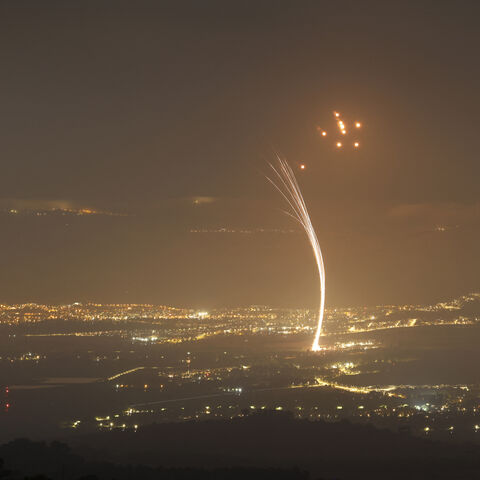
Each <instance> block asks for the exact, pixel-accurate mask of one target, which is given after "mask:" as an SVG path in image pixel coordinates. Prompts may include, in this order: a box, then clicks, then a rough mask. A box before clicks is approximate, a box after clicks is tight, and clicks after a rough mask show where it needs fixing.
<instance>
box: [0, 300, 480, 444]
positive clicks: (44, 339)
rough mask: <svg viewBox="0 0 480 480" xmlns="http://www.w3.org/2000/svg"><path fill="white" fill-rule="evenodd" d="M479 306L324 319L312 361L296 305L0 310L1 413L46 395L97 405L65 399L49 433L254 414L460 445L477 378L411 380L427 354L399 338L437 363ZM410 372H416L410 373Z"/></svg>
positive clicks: (471, 435) (478, 416)
mask: <svg viewBox="0 0 480 480" xmlns="http://www.w3.org/2000/svg"><path fill="white" fill-rule="evenodd" d="M479 302H480V294H478V293H475V294H471V295H467V296H463V297H461V298H458V299H455V300H452V301H449V302H443V303H438V304H435V305H426V306H422V305H401V306H394V305H388V306H378V307H369V308H367V307H365V308H337V309H331V310H327V312H326V322H325V330H324V334H323V336H322V341H321V345H322V348H321V351H320V352H317V353H312V352H310V351H309V341H310V339H311V336H312V334H313V332H314V329H315V324H314V323H315V322H314V314H313V312H312V311H309V310H304V309H273V308H269V307H263V306H252V307H248V308H231V309H215V310H211V311H196V310H193V309H182V308H175V307H167V306H155V305H100V304H80V303H74V304H71V305H61V306H54V305H37V304H24V305H2V306H1V310H0V328H1V331H2V332H3V335H4V337H8V341H7V344H6V347H5V348H4V349H3V351H2V355H1V358H0V368H1V371H2V379H6V380H4V381H3V382H2V383H3V385H2V389H3V390H4V392H5V394H4V398H3V400H2V402H3V408H2V412H3V413H2V415H3V417H4V419H5V420H7V422H8V420H9V419H12V421H13V419H16V418H17V415H25V412H24V411H23V410H22V409H23V407H22V405H23V402H25V396H27V395H28V396H29V397H30V400H31V397H32V395H34V396H38V403H36V405H37V407H36V408H35V409H34V410H36V409H37V408H38V413H37V415H38V418H37V421H40V420H42V410H43V408H46V407H45V406H44V405H43V404H42V402H44V401H46V399H48V398H50V397H52V396H53V398H56V397H57V395H59V396H60V398H70V396H72V395H73V396H76V395H78V394H79V392H81V393H80V395H81V396H82V398H83V396H84V395H87V396H88V397H89V398H98V399H99V400H98V401H94V402H88V403H86V404H82V405H78V411H76V409H75V408H74V405H75V403H76V402H75V401H73V402H72V401H71V400H69V401H68V402H67V403H66V404H64V405H63V406H62V407H61V408H60V409H59V411H58V412H56V415H54V417H55V418H54V419H52V420H51V424H50V425H48V428H49V429H52V430H56V429H59V430H60V431H64V432H69V431H70V432H88V431H95V430H105V429H106V430H112V429H120V430H122V429H137V428H139V426H141V425H145V424H150V423H152V422H165V421H188V420H192V419H207V418H223V419H228V418H235V417H237V416H243V415H247V414H251V413H254V412H257V411H262V410H266V411H289V412H293V414H294V415H295V416H296V417H299V418H308V419H311V420H316V419H321V420H326V421H329V422H335V421H339V420H342V419H349V420H351V421H354V422H359V423H373V424H374V425H376V426H379V427H382V428H389V429H391V430H393V431H408V432H411V433H413V434H415V435H423V436H425V435H428V436H429V437H432V438H447V439H450V440H455V439H459V440H463V439H468V440H472V441H474V440H477V439H478V438H479V437H477V436H476V435H475V434H476V433H477V432H478V431H479V430H480V427H479V425H480V404H479V403H478V398H479V395H480V382H478V381H477V382H475V381H473V379H470V380H469V379H467V378H465V382H464V383H458V382H449V381H448V379H447V377H445V378H440V377H439V376H438V373H434V372H429V371H428V370H425V371H423V372H422V371H421V369H422V366H421V363H422V362H423V363H424V364H425V363H428V362H430V361H431V359H430V355H431V354H430V353H429V352H428V351H427V352H425V346H424V345H419V343H418V342H417V341H415V340H413V339H414V338H415V337H413V336H412V335H410V333H409V332H413V331H415V332H416V336H417V337H418V336H420V337H421V338H422V339H425V338H428V339H429V340H427V342H425V343H426V345H430V347H428V348H429V349H435V350H434V351H433V354H435V355H436V354H437V353H440V354H441V352H442V351H443V350H444V349H445V348H446V345H445V343H444V337H445V335H446V334H447V333H446V332H449V333H448V336H449V337H455V336H462V338H463V336H469V335H472V334H474V333H475V332H476V330H477V329H478V325H479V323H480V318H479V317H478V316H477V314H475V313H472V312H475V311H476V307H477V306H478V304H479ZM455 332H457V333H455ZM27 347H28V350H27ZM451 348H454V347H453V346H452V347H451ZM427 350H428V349H427ZM437 350H438V352H437ZM419 362H420V363H419ZM418 365H420V372H417V373H421V375H414V374H412V371H414V370H415V369H416V368H418ZM19 369H20V371H21V374H19V373H18V372H19ZM14 372H16V373H15V374H14ZM72 372H73V373H75V374H74V375H73V374H72ZM437 377H438V379H437ZM407 379H409V380H407ZM19 380H20V382H19Z"/></svg>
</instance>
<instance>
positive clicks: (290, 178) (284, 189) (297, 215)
mask: <svg viewBox="0 0 480 480" xmlns="http://www.w3.org/2000/svg"><path fill="white" fill-rule="evenodd" d="M277 160H278V166H277V167H275V166H273V165H272V164H270V163H269V165H270V167H271V169H272V170H273V172H274V174H275V176H274V180H272V179H271V178H269V177H267V180H268V181H269V182H270V183H271V184H272V185H273V186H274V187H275V188H276V189H277V190H278V191H279V192H280V194H281V195H282V197H283V198H284V200H286V202H287V204H288V205H289V207H290V209H291V210H290V212H286V213H287V214H288V215H289V216H291V217H292V218H293V219H295V220H296V221H297V222H298V223H300V225H301V226H302V227H303V229H304V230H305V233H306V234H307V237H308V241H309V242H310V245H311V247H312V250H313V255H314V257H315V261H316V264H317V269H318V276H319V279H320V305H319V309H318V325H317V329H316V331H315V338H314V340H313V344H312V351H314V352H318V351H319V350H321V348H320V345H319V341H320V334H321V332H322V324H323V316H324V311H325V266H324V263H323V256H322V251H321V249H320V243H319V242H318V238H317V235H316V233H315V229H314V228H313V225H312V221H311V220H310V215H309V214H308V210H307V206H306V205H305V201H304V200H303V196H302V192H301V190H300V187H299V185H298V182H297V179H296V178H295V174H294V173H293V170H292V169H291V168H290V165H289V164H288V162H287V161H286V160H284V159H283V158H281V157H279V156H278V155H277Z"/></svg>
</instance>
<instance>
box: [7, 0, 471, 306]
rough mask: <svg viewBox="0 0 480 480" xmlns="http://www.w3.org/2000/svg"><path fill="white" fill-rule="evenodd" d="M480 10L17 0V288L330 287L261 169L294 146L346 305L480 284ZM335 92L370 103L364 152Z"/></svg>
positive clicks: (227, 299) (11, 266)
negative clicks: (343, 123) (339, 119)
mask: <svg viewBox="0 0 480 480" xmlns="http://www.w3.org/2000/svg"><path fill="white" fill-rule="evenodd" d="M479 14H480V2H478V1H477V0H473V1H467V0H450V1H442V0H432V1H419V0H415V1H407V0H403V1H400V0H398V1H391V0H381V1H359V0H354V1H347V0H344V1H342V2H334V1H331V0H329V1H322V0H318V1H315V2H310V1H298V2H296V1H291V0H290V1H280V0H277V1H262V0H253V1H248V0H238V1H233V0H231V1H225V0H223V1H194V0H191V1H178V0H176V1H171V2H169V1H160V0H159V1H154V2H148V1H142V0H135V1H130V2H124V1H119V0H115V1H102V0H94V1H86V0H83V1H76V2H74V1H68V0H59V1H49V0H42V1H41V2H40V1H38V0H35V1H31V2H30V1H22V0H12V1H5V0H3V1H0V65H1V68H0V111H1V115H0V161H1V165H2V169H1V175H0V208H1V209H2V213H1V214H0V232H1V234H0V301H2V302H4V303H13V302H26V301H36V302H42V303H48V302H54V303H63V302H68V303H70V302H73V301H100V302H117V303H126V302H132V303H143V302H147V303H158V304H169V305H178V306H192V307H202V308H213V307H217V306H225V305H230V306H241V305H249V304H264V305H265V304H267V305H272V306H291V307H310V306H313V305H315V304H316V302H317V300H318V282H317V278H316V274H315V266H314V263H313V258H312V254H311V251H310V247H309V245H308V243H307V240H306V238H305V237H304V235H303V234H302V232H301V231H300V230H299V229H298V228H297V226H296V225H295V223H294V222H293V221H292V220H291V219H290V218H289V217H287V216H285V215H284V214H283V213H282V209H283V208H284V204H283V203H282V201H281V198H280V197H279V196H278V194H277V193H276V192H275V191H274V190H273V189H272V187H271V185H269V184H268V182H267V181H266V180H265V178H264V173H266V172H267V164H266V162H267V161H271V160H273V159H274V155H275V152H279V153H280V154H281V155H283V156H285V157H286V158H287V159H288V160H289V161H290V163H291V165H292V167H293V168H294V169H295V171H296V172H297V173H298V178H299V181H300V183H301V186H302V189H303V193H304V196H305V199H306V201H307V204H308V206H309V208H310V211H311V216H312V221H313V223H314V225H315V227H316V229H317V235H318V238H319V240H320V243H321V246H322V249H323V252H324V256H325V262H326V269H327V307H329V306H330V307H331V306H336V305H342V306H348V305H372V304H381V303H407V302H415V303H417V302H418V303H425V302H432V301H438V300H442V299H449V298H452V297H454V296H456V295H461V294H465V293H468V292H471V291H478V290H480V257H479V255H478V245H479V240H480V200H479V188H478V178H479V174H480V163H479V160H478V152H479V144H480V135H479V120H478V118H479V116H480V94H479V86H478V85H479V84H480V63H479V62H478V46H479V44H480V30H479V29H478V18H479ZM333 110H338V111H339V112H342V114H343V115H344V116H345V118H347V119H354V120H357V119H358V120H360V121H361V122H362V124H363V128H362V134H361V149H360V150H358V151H352V150H349V149H343V150H342V151H338V150H335V148H334V147H333V145H332V143H331V142H326V141H324V140H323V139H321V138H320V137H319V135H318V132H317V130H316V127H317V126H318V125H321V126H325V125H328V124H329V122H332V111H333ZM299 164H305V165H306V169H305V171H300V170H299V169H298V165H299ZM55 209H57V210H55ZM58 209H68V210H69V211H70V213H66V214H65V215H61V214H60V213H59V211H58ZM80 209H91V210H95V211H97V212H99V214H95V215H75V214H74V213H72V212H75V211H77V210H80ZM119 214H120V215H119ZM219 228H228V229H232V230H236V232H232V233H222V232H219V231H218V229H219ZM199 229H200V230H209V231H210V233H205V232H203V233H195V232H191V230H199ZM259 229H267V231H265V232H261V231H259ZM276 229H278V230H280V231H278V232H277V231H273V230H276ZM291 229H294V232H291ZM240 230H246V231H247V232H249V233H242V232H241V231H240Z"/></svg>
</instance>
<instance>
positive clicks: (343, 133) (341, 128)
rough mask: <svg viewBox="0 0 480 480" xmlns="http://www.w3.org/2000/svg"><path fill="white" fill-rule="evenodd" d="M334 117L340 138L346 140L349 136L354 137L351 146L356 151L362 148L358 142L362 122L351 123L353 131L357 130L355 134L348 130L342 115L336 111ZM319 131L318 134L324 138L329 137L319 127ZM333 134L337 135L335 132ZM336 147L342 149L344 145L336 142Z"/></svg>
mask: <svg viewBox="0 0 480 480" xmlns="http://www.w3.org/2000/svg"><path fill="white" fill-rule="evenodd" d="M333 116H334V117H335V123H336V125H337V128H338V131H339V133H340V134H341V136H340V138H342V136H343V137H344V138H345V137H347V136H349V137H351V136H353V137H354V142H353V143H352V144H351V145H353V147H354V148H355V149H358V148H359V147H360V143H359V142H358V139H357V138H358V134H359V132H358V130H359V129H360V128H362V124H361V123H360V122H358V121H355V122H349V123H350V125H351V126H352V129H353V127H355V128H354V129H353V132H352V131H351V130H347V124H346V122H344V121H343V120H342V118H341V115H340V113H339V112H336V111H335V112H333ZM317 130H318V132H319V133H320V134H321V136H322V137H326V136H327V131H326V130H324V129H323V128H321V127H319V126H318V127H317ZM333 134H335V133H334V132H333ZM348 144H349V145H350V143H348ZM335 146H336V147H337V148H341V147H343V144H342V142H341V141H336V142H335Z"/></svg>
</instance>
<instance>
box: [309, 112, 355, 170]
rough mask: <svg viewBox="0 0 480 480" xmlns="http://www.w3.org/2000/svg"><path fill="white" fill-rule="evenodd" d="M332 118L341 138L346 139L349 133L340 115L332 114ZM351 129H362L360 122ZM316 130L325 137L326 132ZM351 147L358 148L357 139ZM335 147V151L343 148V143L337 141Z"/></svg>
mask: <svg viewBox="0 0 480 480" xmlns="http://www.w3.org/2000/svg"><path fill="white" fill-rule="evenodd" d="M333 116H334V117H335V121H336V124H337V127H338V131H339V132H340V134H341V135H342V137H346V136H347V134H348V133H349V132H348V131H347V125H346V123H345V122H344V121H343V120H342V119H341V117H340V113H339V112H333ZM353 127H354V129H359V128H362V124H361V123H360V122H354V123H353ZM317 130H318V132H319V133H320V135H321V136H322V137H326V136H327V132H326V130H324V129H323V128H321V127H317ZM352 145H353V148H355V149H358V148H359V147H360V142H359V141H358V140H357V139H355V140H354V141H353V143H352ZM335 146H336V148H337V149H340V148H343V147H344V146H345V143H344V142H343V141H342V140H338V141H336V142H335ZM300 168H302V167H300ZM303 168H304V167H303ZM303 168H302V170H303Z"/></svg>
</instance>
